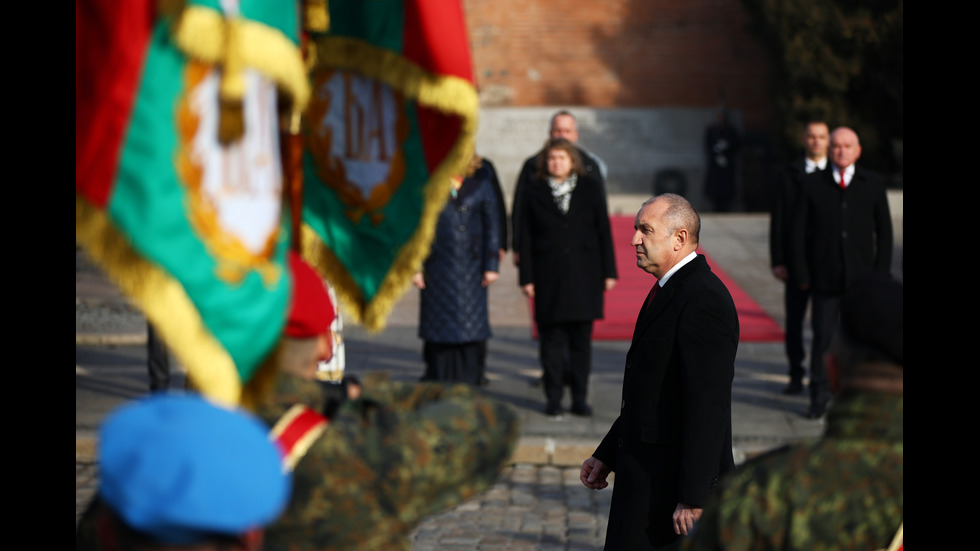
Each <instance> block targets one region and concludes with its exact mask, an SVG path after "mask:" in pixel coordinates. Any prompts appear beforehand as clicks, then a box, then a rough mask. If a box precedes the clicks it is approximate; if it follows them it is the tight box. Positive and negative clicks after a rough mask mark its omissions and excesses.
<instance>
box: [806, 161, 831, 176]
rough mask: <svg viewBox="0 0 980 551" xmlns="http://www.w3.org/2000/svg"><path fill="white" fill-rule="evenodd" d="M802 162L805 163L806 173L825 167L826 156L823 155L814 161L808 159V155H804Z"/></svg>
mask: <svg viewBox="0 0 980 551" xmlns="http://www.w3.org/2000/svg"><path fill="white" fill-rule="evenodd" d="M803 162H804V163H805V170H806V173H807V174H810V173H811V172H816V171H818V170H823V169H825V168H827V157H824V158H823V159H820V160H819V161H816V162H813V161H812V160H810V158H809V157H804V158H803Z"/></svg>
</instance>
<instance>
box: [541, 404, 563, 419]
mask: <svg viewBox="0 0 980 551" xmlns="http://www.w3.org/2000/svg"><path fill="white" fill-rule="evenodd" d="M544 414H545V415H547V416H548V417H555V416H558V415H561V406H558V405H549V406H547V407H545V408H544Z"/></svg>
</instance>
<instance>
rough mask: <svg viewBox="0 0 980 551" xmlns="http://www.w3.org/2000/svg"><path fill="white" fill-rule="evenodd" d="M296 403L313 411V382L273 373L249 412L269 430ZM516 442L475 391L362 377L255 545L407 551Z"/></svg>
mask: <svg viewBox="0 0 980 551" xmlns="http://www.w3.org/2000/svg"><path fill="white" fill-rule="evenodd" d="M297 403H302V404H306V405H308V406H310V407H312V408H314V409H316V410H318V411H319V410H321V409H322V406H323V395H322V392H321V389H320V387H319V383H316V382H308V381H303V380H301V379H299V378H296V377H292V376H288V375H282V374H280V375H279V380H278V381H277V385H276V389H275V392H274V397H273V403H269V404H266V405H264V406H261V407H260V408H259V409H258V411H257V413H258V415H259V416H260V417H262V418H263V419H264V420H265V421H266V422H268V423H269V424H270V426H271V425H273V424H275V423H276V421H277V420H278V419H279V418H280V417H281V416H282V415H283V413H285V412H286V410H287V409H288V408H289V407H290V406H292V405H293V404H297ZM517 436H518V426H517V416H516V414H515V413H514V412H513V410H511V409H510V408H509V407H508V406H505V405H504V404H502V403H499V402H496V401H494V400H491V399H489V398H487V397H485V396H484V395H482V394H481V393H480V392H479V391H478V390H476V389H475V388H473V387H469V386H465V385H456V386H444V385H439V384H407V383H394V382H372V381H371V380H365V382H364V389H363V393H362V395H361V397H360V398H358V399H356V400H352V401H349V402H346V403H344V404H343V405H342V406H341V408H340V409H339V410H338V412H337V414H336V415H335V416H334V417H333V418H332V419H331V420H330V424H329V425H328V426H327V428H326V431H325V432H324V433H323V434H322V436H320V438H318V439H317V440H316V441H315V442H314V443H313V444H312V446H311V447H310V448H309V450H308V451H307V452H306V453H305V455H304V456H303V457H302V459H300V460H299V462H298V463H297V464H296V467H295V470H294V472H293V496H292V498H291V500H290V504H289V506H288V508H287V510H286V511H285V513H283V516H282V517H281V518H280V519H279V520H278V521H277V522H276V523H275V524H273V525H272V526H270V527H269V528H268V529H267V531H266V536H265V546H264V548H263V549H265V550H267V551H285V550H288V551H311V550H318V551H320V550H327V549H344V550H347V549H358V550H376V549H385V550H388V549H397V550H408V549H411V545H410V542H409V541H408V536H409V535H410V533H411V531H412V530H413V529H414V528H415V527H416V525H417V524H418V522H419V521H420V519H422V518H423V517H425V516H427V515H430V514H433V513H436V512H440V511H443V510H446V509H448V508H450V507H453V506H455V505H457V504H459V503H460V502H462V501H463V500H465V499H467V498H469V497H471V496H473V495H475V494H477V493H480V492H482V491H484V490H486V489H488V488H489V487H490V486H491V485H492V484H493V483H494V482H495V480H496V478H497V475H498V474H499V472H500V469H501V467H502V466H503V465H504V463H505V462H506V461H507V460H508V459H509V458H510V456H511V454H512V452H513V448H514V444H515V442H516V440H517Z"/></svg>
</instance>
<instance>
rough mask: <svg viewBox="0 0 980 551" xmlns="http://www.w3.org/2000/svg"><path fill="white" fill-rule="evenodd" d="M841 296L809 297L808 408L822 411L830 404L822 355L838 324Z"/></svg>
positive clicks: (820, 295) (815, 295)
mask: <svg viewBox="0 0 980 551" xmlns="http://www.w3.org/2000/svg"><path fill="white" fill-rule="evenodd" d="M840 301H841V295H838V294H827V293H817V292H814V293H813V296H812V297H811V305H812V309H813V310H812V312H811V318H812V319H811V321H812V323H813V346H812V350H811V352H810V355H811V357H810V407H811V409H817V410H818V411H823V410H825V409H826V408H827V403H828V402H830V396H831V395H830V379H829V378H828V377H827V365H826V364H825V363H824V354H825V353H826V352H827V350H828V349H829V348H830V341H831V339H833V337H834V332H835V331H837V327H838V325H839V324H840Z"/></svg>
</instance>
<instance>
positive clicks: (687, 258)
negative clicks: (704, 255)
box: [657, 251, 698, 289]
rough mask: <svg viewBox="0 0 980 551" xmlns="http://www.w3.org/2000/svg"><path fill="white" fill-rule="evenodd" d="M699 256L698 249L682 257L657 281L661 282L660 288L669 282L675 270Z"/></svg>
mask: <svg viewBox="0 0 980 551" xmlns="http://www.w3.org/2000/svg"><path fill="white" fill-rule="evenodd" d="M697 256H698V253H697V251H691V253H690V254H689V255H687V256H685V257H684V258H682V259H681V261H680V262H678V263H677V264H674V267H673V268H671V269H670V270H668V271H667V273H666V274H664V277H662V278H660V280H659V281H657V283H659V284H660V288H661V289H662V288H663V286H664V285H666V284H667V280H668V279H670V276H672V275H674V272H676V271H677V270H680V269H681V268H683V267H684V265H685V264H687V263H688V262H690V261H692V260H694V259H695V258H697Z"/></svg>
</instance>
